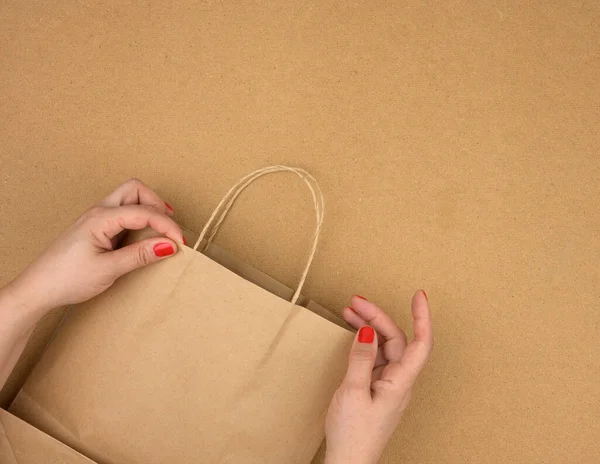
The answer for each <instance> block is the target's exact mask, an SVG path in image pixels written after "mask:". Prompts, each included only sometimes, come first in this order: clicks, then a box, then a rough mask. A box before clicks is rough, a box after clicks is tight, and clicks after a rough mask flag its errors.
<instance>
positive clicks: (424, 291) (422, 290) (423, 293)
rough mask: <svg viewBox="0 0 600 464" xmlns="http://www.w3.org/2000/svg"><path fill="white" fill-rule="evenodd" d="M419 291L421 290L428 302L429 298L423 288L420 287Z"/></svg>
mask: <svg viewBox="0 0 600 464" xmlns="http://www.w3.org/2000/svg"><path fill="white" fill-rule="evenodd" d="M421 291H422V292H423V295H425V299H426V300H427V301H428V302H429V298H427V293H425V290H422V289H421Z"/></svg>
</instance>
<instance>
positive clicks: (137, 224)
mask: <svg viewBox="0 0 600 464" xmlns="http://www.w3.org/2000/svg"><path fill="white" fill-rule="evenodd" d="M90 214H91V215H92V216H93V218H94V225H93V229H94V232H95V233H96V234H101V235H104V236H105V237H106V238H108V239H109V240H110V239H112V238H113V237H115V236H116V235H118V234H119V233H120V232H122V231H123V230H140V229H145V228H146V227H151V228H152V229H154V230H155V231H156V232H158V233H159V234H161V235H164V236H166V237H168V238H170V239H171V240H173V241H174V242H178V243H183V233H182V231H181V228H180V227H179V226H178V225H177V223H176V222H175V221H173V219H171V218H170V217H168V216H165V215H164V214H162V213H160V212H158V211H156V210H155V209H154V208H153V207H150V206H142V205H127V206H119V207H118V208H100V207H97V208H94V209H92V211H91V213H90Z"/></svg>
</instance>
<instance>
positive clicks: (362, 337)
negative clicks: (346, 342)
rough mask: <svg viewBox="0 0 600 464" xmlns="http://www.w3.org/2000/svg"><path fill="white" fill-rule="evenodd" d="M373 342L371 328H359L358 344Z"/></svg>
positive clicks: (373, 332) (373, 333) (373, 334)
mask: <svg viewBox="0 0 600 464" xmlns="http://www.w3.org/2000/svg"><path fill="white" fill-rule="evenodd" d="M373 340H375V331H374V330H373V327H369V326H368V325H366V326H364V327H361V328H360V330H359V331H358V341H359V342H360V343H373Z"/></svg>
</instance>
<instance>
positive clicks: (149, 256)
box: [107, 237, 177, 277]
mask: <svg viewBox="0 0 600 464" xmlns="http://www.w3.org/2000/svg"><path fill="white" fill-rule="evenodd" d="M175 253H177V245H176V244H175V242H174V241H173V240H169V239H168V238H165V237H154V238H148V239H146V240H141V241H139V242H136V243H132V244H131V245H127V246H126V247H123V248H120V249H118V250H115V251H111V252H109V253H107V255H108V256H110V260H111V264H112V266H113V269H114V271H115V273H116V274H117V277H120V276H122V275H123V274H127V273H128V272H131V271H133V270H135V269H137V268H140V267H144V266H147V265H148V264H152V263H155V262H157V261H160V260H162V259H165V258H168V257H169V256H173V255H174V254H175Z"/></svg>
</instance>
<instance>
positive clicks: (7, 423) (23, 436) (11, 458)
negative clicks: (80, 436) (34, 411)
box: [0, 409, 94, 464]
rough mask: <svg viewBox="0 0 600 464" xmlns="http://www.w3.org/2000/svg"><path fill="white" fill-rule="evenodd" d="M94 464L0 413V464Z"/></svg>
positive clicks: (10, 415) (1, 410) (3, 412)
mask: <svg viewBox="0 0 600 464" xmlns="http://www.w3.org/2000/svg"><path fill="white" fill-rule="evenodd" d="M41 463H44V464H94V463H93V461H91V460H89V459H88V458H86V457H85V456H82V455H81V454H79V453H78V452H77V451H74V450H72V449H71V448H69V447H67V446H65V445H63V444H62V443H60V442H58V441H56V440H55V439H54V438H52V437H50V436H48V435H46V434H45V433H43V432H40V431H39V430H37V429H35V428H34V427H32V426H31V425H29V424H28V423H27V422H24V421H22V420H21V419H19V418H17V417H15V416H13V415H12V414H10V413H9V412H7V411H5V410H3V409H0V464H41Z"/></svg>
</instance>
